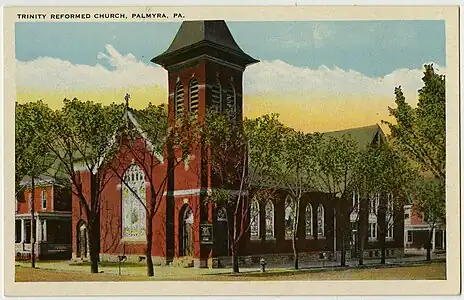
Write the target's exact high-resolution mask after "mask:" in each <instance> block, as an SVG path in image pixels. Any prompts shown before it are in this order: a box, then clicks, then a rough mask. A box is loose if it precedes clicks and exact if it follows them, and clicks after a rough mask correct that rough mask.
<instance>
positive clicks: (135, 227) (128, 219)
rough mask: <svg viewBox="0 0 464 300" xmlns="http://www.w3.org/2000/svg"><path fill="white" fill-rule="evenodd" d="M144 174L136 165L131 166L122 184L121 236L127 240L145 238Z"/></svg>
mask: <svg viewBox="0 0 464 300" xmlns="http://www.w3.org/2000/svg"><path fill="white" fill-rule="evenodd" d="M145 205H146V191H145V174H144V173H143V171H142V170H141V169H140V167H139V166H137V165H136V164H133V165H131V166H130V167H129V168H128V169H127V171H126V173H124V180H123V184H122V215H123V219H122V229H123V230H122V235H123V237H127V238H145V237H146V212H145Z"/></svg>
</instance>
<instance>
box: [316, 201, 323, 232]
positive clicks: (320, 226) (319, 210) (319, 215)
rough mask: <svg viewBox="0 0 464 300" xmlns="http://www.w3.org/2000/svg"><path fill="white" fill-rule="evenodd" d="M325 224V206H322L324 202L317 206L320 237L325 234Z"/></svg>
mask: <svg viewBox="0 0 464 300" xmlns="http://www.w3.org/2000/svg"><path fill="white" fill-rule="evenodd" d="M324 225H325V222H324V206H322V204H319V206H318V207H317V235H318V236H319V237H323V236H325V232H324Z"/></svg>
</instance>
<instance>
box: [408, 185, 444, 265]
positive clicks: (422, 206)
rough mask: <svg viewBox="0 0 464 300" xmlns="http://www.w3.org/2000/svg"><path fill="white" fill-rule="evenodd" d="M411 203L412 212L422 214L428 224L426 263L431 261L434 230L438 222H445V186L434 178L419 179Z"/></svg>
mask: <svg viewBox="0 0 464 300" xmlns="http://www.w3.org/2000/svg"><path fill="white" fill-rule="evenodd" d="M414 191H415V192H414V195H415V196H416V201H414V203H413V207H414V210H415V211H417V212H422V213H423V217H424V221H426V222H428V223H429V224H430V228H429V236H428V240H427V244H426V245H425V248H426V249H427V257H426V259H427V261H430V260H431V248H432V239H433V233H434V229H435V228H436V226H437V223H439V222H445V220H446V207H445V200H444V198H445V186H444V185H443V184H442V182H441V181H440V180H437V179H435V178H425V177H422V178H420V179H419V180H418V181H417V182H416V185H415V190H414Z"/></svg>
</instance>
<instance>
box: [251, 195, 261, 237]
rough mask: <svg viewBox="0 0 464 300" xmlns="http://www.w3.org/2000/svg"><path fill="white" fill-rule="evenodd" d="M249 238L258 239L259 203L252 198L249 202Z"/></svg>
mask: <svg viewBox="0 0 464 300" xmlns="http://www.w3.org/2000/svg"><path fill="white" fill-rule="evenodd" d="M250 219H251V220H250V223H251V224H250V239H252V240H257V239H259V221H260V218H259V203H258V201H256V200H253V202H252V203H251V209H250Z"/></svg>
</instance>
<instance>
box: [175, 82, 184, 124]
mask: <svg viewBox="0 0 464 300" xmlns="http://www.w3.org/2000/svg"><path fill="white" fill-rule="evenodd" d="M183 112H184V86H183V85H182V83H180V82H178V83H177V84H176V88H175V91H174V116H175V117H176V118H180V117H182V114H183Z"/></svg>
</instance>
